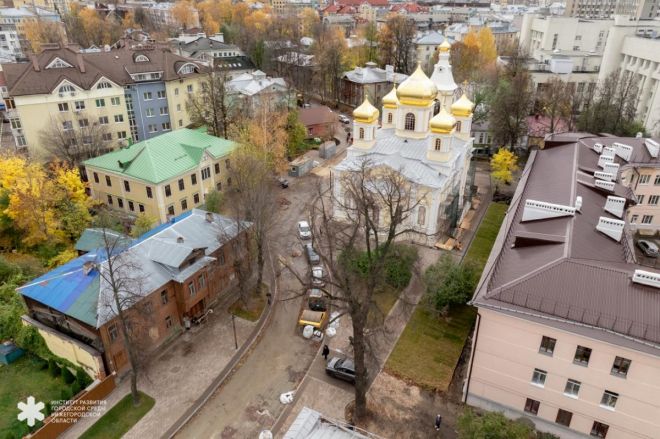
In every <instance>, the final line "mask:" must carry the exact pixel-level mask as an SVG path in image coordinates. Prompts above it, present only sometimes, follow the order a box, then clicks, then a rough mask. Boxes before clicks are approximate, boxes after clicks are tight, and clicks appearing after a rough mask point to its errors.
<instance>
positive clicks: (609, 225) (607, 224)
mask: <svg viewBox="0 0 660 439" xmlns="http://www.w3.org/2000/svg"><path fill="white" fill-rule="evenodd" d="M625 225H626V222H625V221H621V220H615V219H610V218H607V217H604V216H601V217H600V218H599V219H598V224H597V225H596V230H598V231H599V232H602V233H604V234H605V235H607V236H609V237H610V238H612V239H613V240H615V241H616V242H619V241H621V237H622V236H623V227H624V226H625Z"/></svg>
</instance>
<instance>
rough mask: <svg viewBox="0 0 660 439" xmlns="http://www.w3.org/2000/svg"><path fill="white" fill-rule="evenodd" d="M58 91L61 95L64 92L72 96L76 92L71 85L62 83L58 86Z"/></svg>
mask: <svg viewBox="0 0 660 439" xmlns="http://www.w3.org/2000/svg"><path fill="white" fill-rule="evenodd" d="M58 93H59V94H60V95H63V94H65V93H71V95H72V96H73V95H75V94H76V89H75V88H73V86H72V85H69V84H65V85H63V86H61V87H60V88H59V90H58Z"/></svg>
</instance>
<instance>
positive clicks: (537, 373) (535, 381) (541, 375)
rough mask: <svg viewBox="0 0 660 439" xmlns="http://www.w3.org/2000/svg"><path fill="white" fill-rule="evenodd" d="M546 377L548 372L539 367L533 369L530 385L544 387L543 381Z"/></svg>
mask: <svg viewBox="0 0 660 439" xmlns="http://www.w3.org/2000/svg"><path fill="white" fill-rule="evenodd" d="M547 378H548V372H547V371H545V370H541V369H534V372H533V373H532V381H531V382H530V384H531V385H533V386H536V387H545V381H546V379H547Z"/></svg>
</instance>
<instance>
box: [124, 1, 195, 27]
mask: <svg viewBox="0 0 660 439" xmlns="http://www.w3.org/2000/svg"><path fill="white" fill-rule="evenodd" d="M174 4H175V3H174V2H162V3H158V2H148V1H147V2H142V1H128V2H124V3H120V4H117V6H116V9H117V11H119V13H120V14H124V13H126V12H133V11H135V10H136V9H138V8H140V9H141V10H142V11H144V13H145V14H146V16H147V17H148V18H149V20H150V21H151V23H153V25H154V27H155V28H156V29H168V28H169V29H178V28H180V27H181V25H180V23H179V21H178V20H177V19H176V17H174V15H173V14H172V8H173V7H174ZM190 18H191V21H190V23H188V26H187V27H188V28H199V26H200V22H199V12H198V11H197V9H195V8H190Z"/></svg>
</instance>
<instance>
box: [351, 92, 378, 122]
mask: <svg viewBox="0 0 660 439" xmlns="http://www.w3.org/2000/svg"><path fill="white" fill-rule="evenodd" d="M379 114H380V113H379V112H378V108H376V107H374V106H373V105H371V102H369V98H364V102H362V104H361V105H360V106H359V107H357V108H356V109H355V110H353V118H354V119H355V121H356V122H361V123H372V122H373V121H375V120H377V119H378V115H379Z"/></svg>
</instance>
